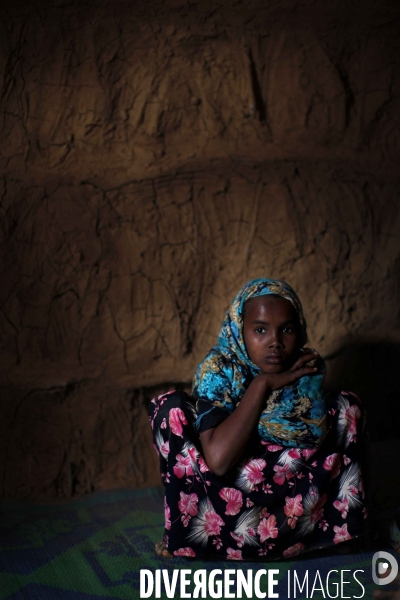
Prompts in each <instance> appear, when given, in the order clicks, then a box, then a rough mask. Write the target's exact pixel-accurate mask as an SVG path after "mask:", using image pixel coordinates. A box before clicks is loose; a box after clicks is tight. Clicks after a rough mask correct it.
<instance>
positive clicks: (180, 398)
mask: <svg viewBox="0 0 400 600" xmlns="http://www.w3.org/2000/svg"><path fill="white" fill-rule="evenodd" d="M173 408H175V409H176V408H178V409H180V410H181V411H182V412H183V414H184V415H185V417H186V420H187V421H188V422H193V421H194V420H195V419H196V415H195V404H194V400H193V398H192V397H191V396H189V395H188V394H187V393H186V392H183V391H182V390H176V391H173V392H167V393H166V394H161V395H160V396H158V397H157V398H153V400H151V402H150V405H149V410H148V413H149V416H150V419H151V420H155V419H157V422H160V423H161V422H162V421H163V419H166V420H167V421H168V418H169V413H170V411H171V409H173Z"/></svg>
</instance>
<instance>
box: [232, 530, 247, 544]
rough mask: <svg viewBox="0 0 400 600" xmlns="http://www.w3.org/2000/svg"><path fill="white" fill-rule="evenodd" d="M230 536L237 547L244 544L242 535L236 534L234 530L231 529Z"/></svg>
mask: <svg viewBox="0 0 400 600" xmlns="http://www.w3.org/2000/svg"><path fill="white" fill-rule="evenodd" d="M231 536H232V537H233V539H234V540H235V542H236V543H237V545H238V546H239V548H242V547H243V545H244V535H236V533H235V532H233V531H231Z"/></svg>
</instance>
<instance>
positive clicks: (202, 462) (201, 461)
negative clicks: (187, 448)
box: [199, 456, 210, 473]
mask: <svg viewBox="0 0 400 600" xmlns="http://www.w3.org/2000/svg"><path fill="white" fill-rule="evenodd" d="M199 466H200V472H201V473H205V472H206V471H209V470H210V469H209V468H208V465H207V463H206V461H205V460H204V458H203V457H202V456H200V458H199Z"/></svg>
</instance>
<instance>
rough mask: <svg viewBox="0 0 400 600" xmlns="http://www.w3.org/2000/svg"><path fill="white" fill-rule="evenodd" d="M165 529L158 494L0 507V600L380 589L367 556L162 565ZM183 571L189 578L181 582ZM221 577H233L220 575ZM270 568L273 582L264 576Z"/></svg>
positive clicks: (366, 592) (348, 593)
mask: <svg viewBox="0 0 400 600" xmlns="http://www.w3.org/2000/svg"><path fill="white" fill-rule="evenodd" d="M163 520H164V511H163V501H162V491H161V490H160V489H158V488H151V489H145V490H120V491H112V492H102V493H97V494H93V495H91V496H87V497H85V498H83V499H82V500H78V501H73V502H68V503H63V504H41V505H37V504H28V503H24V502H2V503H1V504H0V600H5V599H6V598H7V599H12V600H53V599H54V600H56V599H57V600H105V599H106V598H109V599H113V600H114V599H115V600H117V599H118V600H120V599H126V600H128V599H129V600H132V599H133V600H136V599H139V598H141V597H148V598H156V597H160V598H164V599H166V598H167V597H177V598H179V597H184V595H181V587H180V586H181V585H184V584H185V581H188V583H187V585H186V587H183V588H182V589H183V593H185V592H186V597H188V598H190V597H196V596H195V594H196V593H197V597H200V598H201V597H205V595H204V594H205V593H207V597H225V598H228V597H231V598H236V597H239V594H238V587H237V586H239V591H240V590H242V593H243V595H242V597H243V598H246V597H249V598H252V597H254V598H257V597H263V595H262V594H263V593H265V594H266V596H264V597H265V598H270V597H273V596H272V593H275V594H278V595H277V596H275V597H277V598H285V599H286V598H297V599H298V600H303V599H306V598H316V599H320V598H329V597H331V598H335V597H338V598H345V597H348V598H366V599H372V594H373V590H374V589H377V587H378V586H377V585H375V584H374V583H373V580H372V568H371V567H372V557H373V554H374V552H364V553H358V554H350V555H334V556H326V555H324V556H322V555H321V556H314V557H308V558H307V557H303V558H301V557H296V558H294V559H293V560H291V561H280V562H271V563H266V562H240V563H239V562H233V561H232V562H229V563H228V562H221V561H202V560H191V559H187V558H183V557H174V558H173V559H171V560H170V559H161V558H159V557H157V556H156V555H155V553H154V544H155V542H156V541H157V540H158V539H160V538H161V536H162V533H163ZM382 549H383V550H386V551H389V550H388V549H387V548H382ZM389 552H390V551H389ZM390 553H391V555H392V556H393V557H394V556H395V555H394V553H392V552H390ZM185 569H186V570H187V571H190V572H187V573H186V574H184V573H183V574H182V570H185ZM228 569H231V570H233V572H231V573H227V574H226V575H225V572H226V571H227V570H228ZM271 569H275V570H277V573H275V574H271ZM141 570H142V576H141ZM145 570H147V571H145ZM161 570H164V571H165V573H164V574H163V573H162V572H161ZM199 570H203V573H199ZM238 570H239V571H241V572H242V574H243V575H242V576H239V574H238ZM248 570H251V573H248ZM174 571H177V573H178V574H177V575H175V577H176V589H175V592H174V589H173V583H174V579H173V577H174ZM264 571H266V572H264ZM196 572H198V573H199V574H198V575H197V579H196V577H195V573H196ZM141 577H142V586H141ZM164 577H165V578H166V584H167V588H168V587H169V586H170V585H171V586H172V587H171V591H170V592H169V594H168V596H167V594H166V589H165V586H164V583H160V584H158V583H157V582H158V581H163V578H164ZM224 577H226V578H227V579H225V584H226V585H225V588H224ZM243 578H245V579H246V582H245V583H243ZM273 578H274V579H275V580H276V581H277V584H276V585H275V586H272V583H273ZM182 580H183V583H182ZM256 580H257V581H256ZM269 581H270V585H271V586H272V587H270V588H269V587H268V584H269ZM257 582H258V583H257ZM201 584H203V585H201ZM229 584H230V585H229ZM158 585H159V588H160V589H159V592H160V593H158V587H157V586H158ZM196 585H197V591H196ZM246 585H247V587H246ZM249 585H250V586H251V587H249ZM226 586H229V587H226ZM257 586H258V587H257ZM249 589H251V591H250V592H249ZM246 591H247V593H248V594H249V595H246ZM220 592H221V595H220ZM192 594H193V596H192ZM229 594H230V595H229Z"/></svg>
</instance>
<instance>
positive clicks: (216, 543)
mask: <svg viewBox="0 0 400 600" xmlns="http://www.w3.org/2000/svg"><path fill="white" fill-rule="evenodd" d="M213 544H214V546H216V548H217V550H219V549H220V548H222V546H223V543H222V540H221V538H219V537H216V538H215V539H214V540H213Z"/></svg>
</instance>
